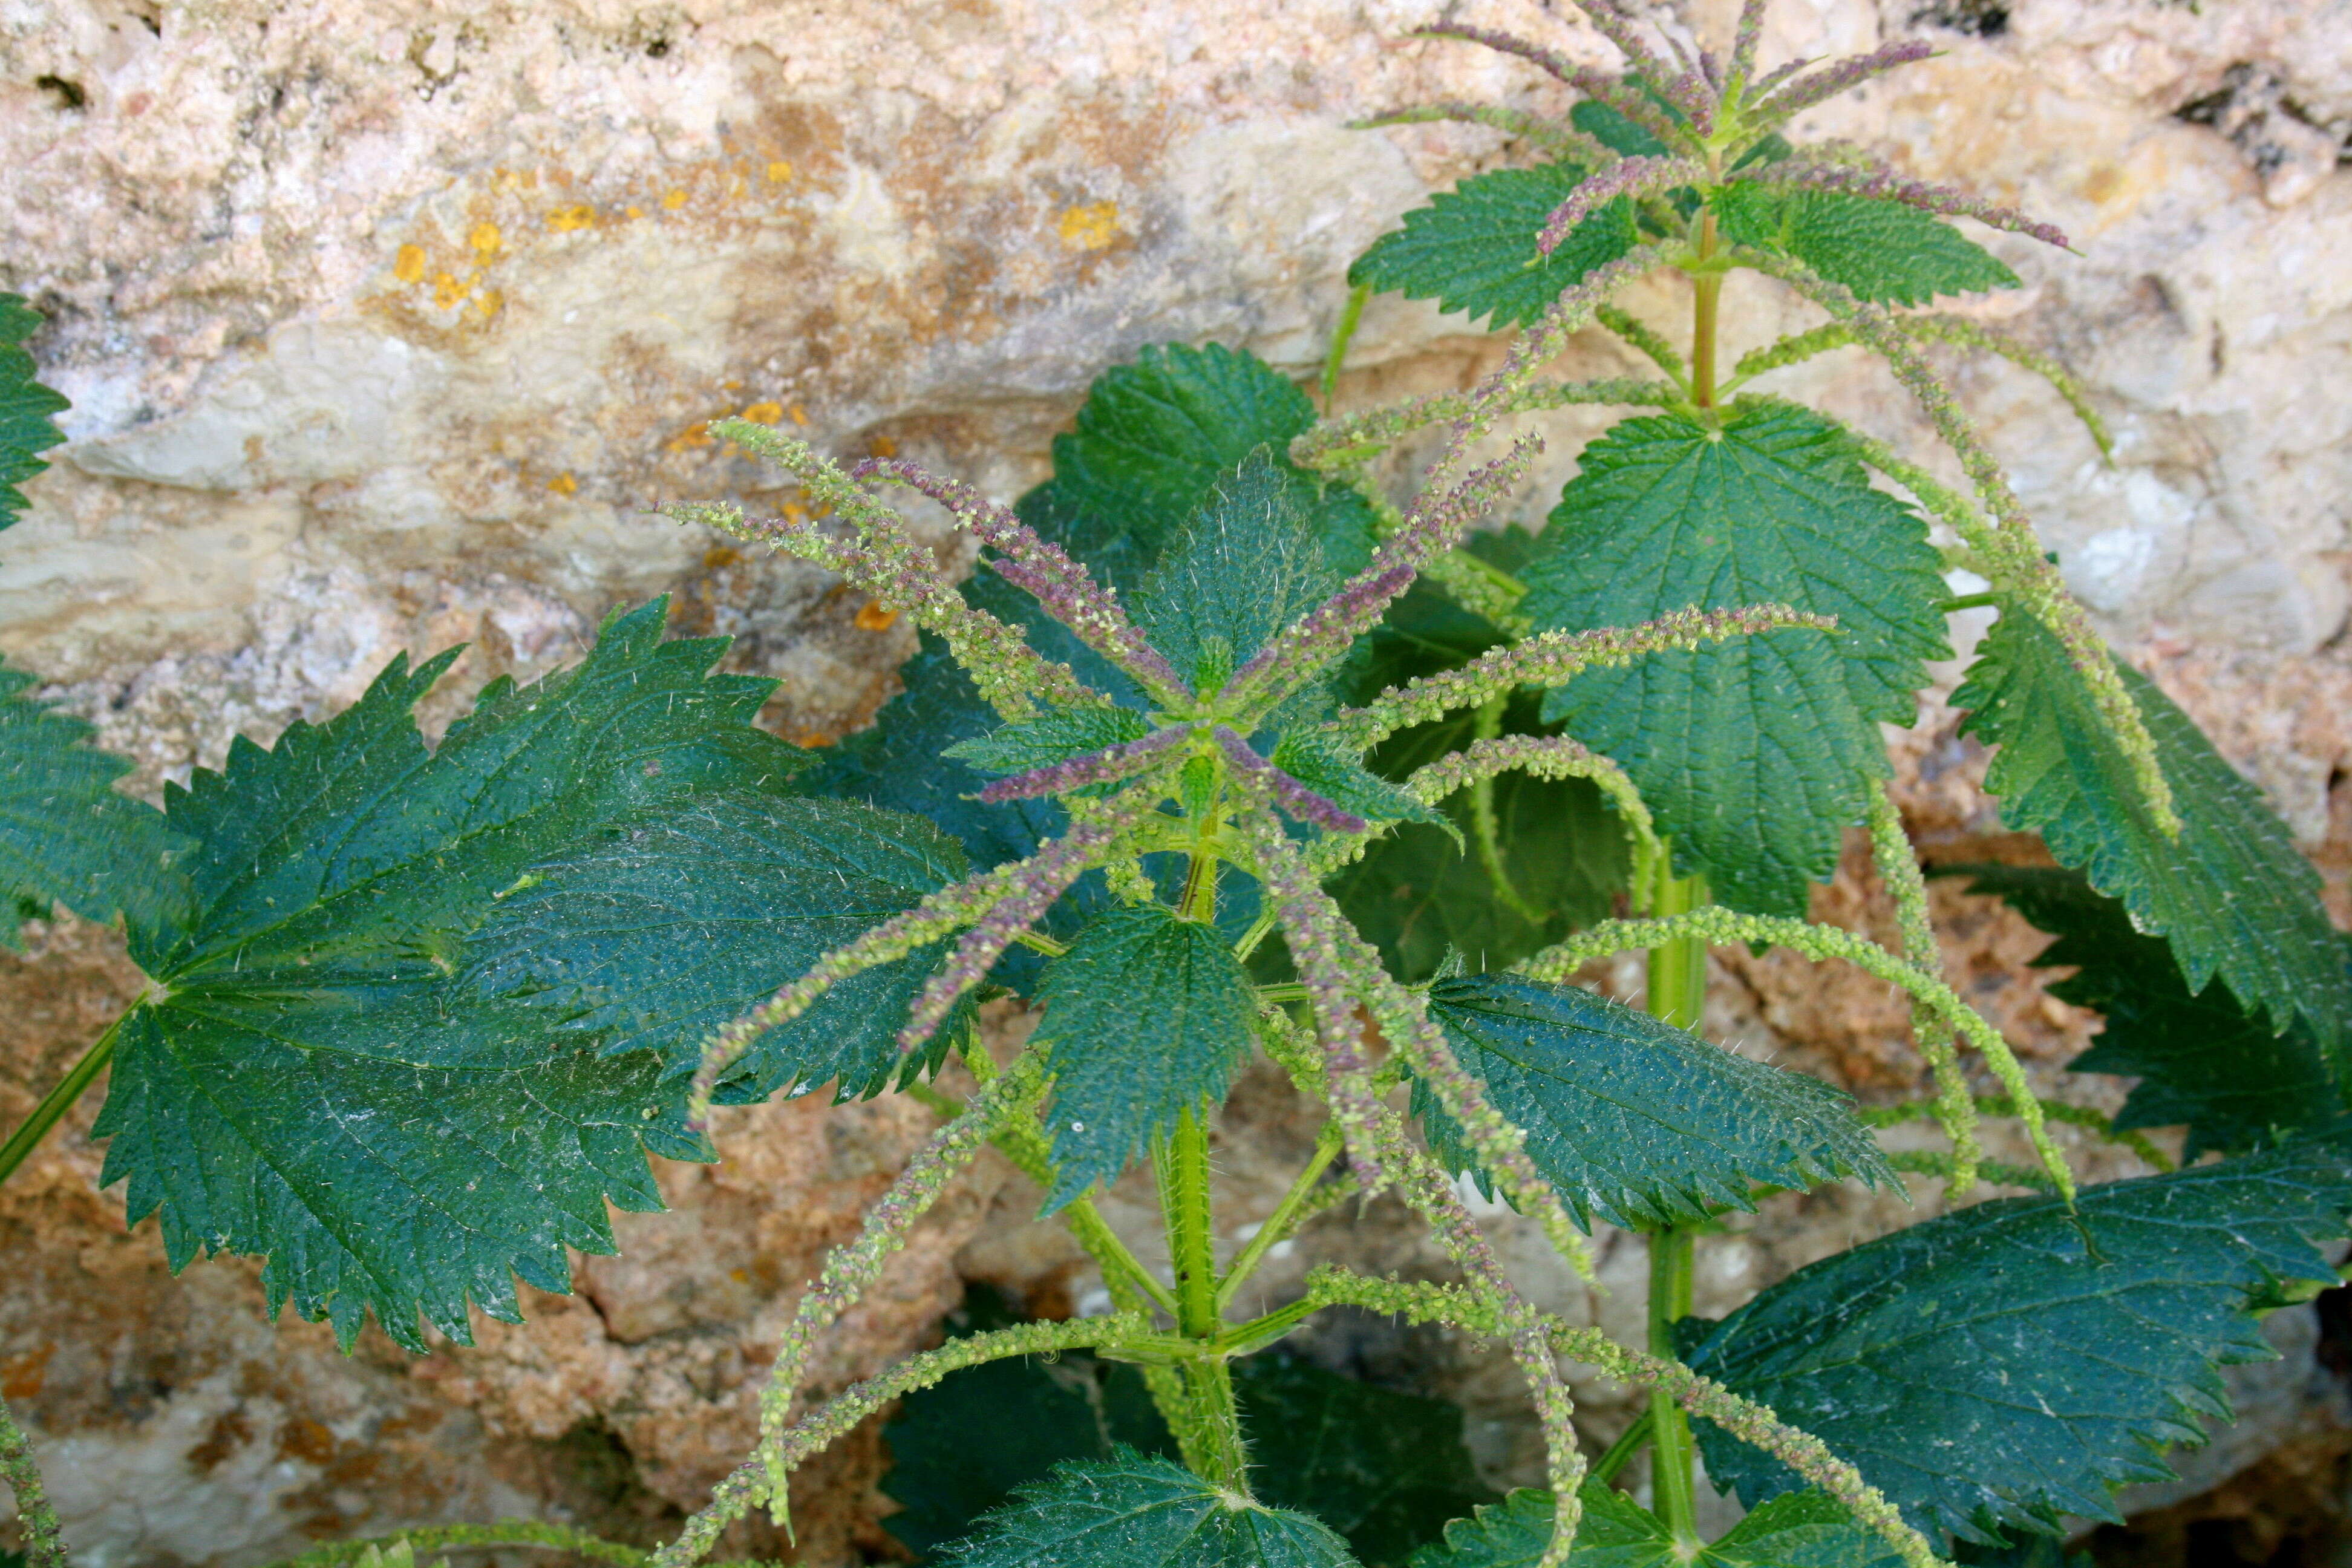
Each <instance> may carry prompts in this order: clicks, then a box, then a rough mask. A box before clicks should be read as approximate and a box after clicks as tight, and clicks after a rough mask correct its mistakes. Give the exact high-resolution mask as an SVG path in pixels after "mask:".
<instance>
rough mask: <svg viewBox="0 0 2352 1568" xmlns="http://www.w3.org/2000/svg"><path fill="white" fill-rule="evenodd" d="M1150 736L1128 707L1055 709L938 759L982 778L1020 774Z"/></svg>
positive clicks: (1147, 726)
mask: <svg viewBox="0 0 2352 1568" xmlns="http://www.w3.org/2000/svg"><path fill="white" fill-rule="evenodd" d="M1150 733H1151V723H1150V721H1149V720H1147V719H1146V718H1144V716H1143V715H1142V714H1140V713H1138V712H1137V711H1135V710H1133V709H1131V708H1057V709H1055V710H1052V711H1050V712H1046V713H1044V714H1041V715H1039V716H1038V717H1037V718H1035V719H1032V720H1029V721H1027V722H1025V723H1020V724H1007V725H1005V726H1004V727H1003V729H999V730H992V731H989V732H988V733H987V734H985V735H982V736H980V737H979V738H977V739H976V740H970V741H959V742H956V743H955V744H953V745H951V746H949V747H947V748H946V749H945V751H944V752H942V754H943V755H946V756H950V757H953V758H955V759H956V760H957V761H958V762H960V763H970V764H971V766H973V767H975V768H978V769H979V770H980V771H981V772H982V773H999V774H1009V773H1027V772H1029V771H1030V770H1031V769H1033V768H1044V767H1051V766H1052V765H1053V764H1054V763H1066V762H1068V761H1070V760H1071V759H1072V758H1073V757H1083V756H1085V755H1086V754H1087V752H1099V751H1101V750H1102V749H1103V748H1104V747H1106V746H1116V745H1119V744H1122V743H1123V742H1129V741H1140V740H1141V739H1143V737H1144V736H1146V735H1149V734H1150Z"/></svg>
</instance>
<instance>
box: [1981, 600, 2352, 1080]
mask: <svg viewBox="0 0 2352 1568" xmlns="http://www.w3.org/2000/svg"><path fill="white" fill-rule="evenodd" d="M2116 668H2117V669H2118V670H2119V672H2120V673H2121V674H2122V676H2123V679H2124V683H2125V685H2126V687H2127V688H2128V689H2130V691H2131V694H2132V700H2134V701H2135V702H2136V703H2137V704H2138V707H2139V710H2140V716H2141V718H2142V719H2143V720H2145V721H2146V722H2147V728H2148V731H2149V732H2150V733H2151V734H2152V735H2153V736H2154V737H2155V740H2156V754H2157V761H2158V764H2159V765H2160V766H2161V767H2162V768H2163V770H2164V776H2165V780H2166V782H2167V783H2168V784H2171V786H2172V794H2173V804H2174V807H2175V809H2176V810H2177V811H2178V812H2179V816H2180V820H2181V824H2182V831H2181V834H2180V837H2179V838H2177V839H2175V838H2168V837H2165V835H2164V834H2163V833H2162V832H2161V831H2160V830H2159V829H2158V826H2157V825H2156V823H2155V822H2154V821H2153V820H2152V819H2151V818H2150V817H2149V816H2148V813H2147V806H2146V805H2145V804H2144V803H2143V802H2142V799H2141V796H2140V792H2139V788H2138V785H2137V782H2136V781H2135V780H2134V778H2133V776H2132V771H2131V766H2130V763H2129V761H2128V759H2127V758H2126V756H2125V754H2124V752H2123V750H2122V748H2121V747H2120V746H2118V745H2117V744H2116V742H2115V741H2114V740H2113V738H2112V737H2110V736H2109V735H2108V733H2107V731H2106V729H2105V725H2103V724H2102V723H2101V722H2100V721H2099V718H2098V713H2097V710H2096V709H2095V707H2094V705H2093V703H2092V700H2091V694H2090V692H2089V690H2088V689H2087V688H2086V687H2085V686H2084V682H2083V679H2082V678H2081V677H2080V676H2079V675H2078V674H2076V673H2075V670H2074V666H2073V664H2071V663H2070V662H2069V661H2068V660H2067V658H2066V656H2065V651H2064V649H2063V647H2061V646H2060V645H2059V643H2058V641H2057V639H2056V638H2055V637H2052V636H2051V635H2050V633H2049V632H2048V631H2047V630H2045V629H2044V628H2043V627H2042V625H2041V623H2040V622H2038V621H2036V620H2034V619H2033V618H2032V617H2031V616H2027V615H2025V614H2023V613H2021V612H2019V611H2015V610H2004V611H2003V612H2002V614H2001V616H2000V619H1999V620H1998V621H1996V622H1995V623H1994V624H1993V627H1992V630H1991V631H1990V632H1989V633H1987V634H1986V636H1985V640H1984V643H1983V646H1982V647H1981V649H1980V650H1979V653H1978V655H1977V661H1976V663H1975V664H1974V665H1973V666H1972V667H1971V668H1969V675H1968V679H1967V680H1966V681H1965V682H1964V683H1963V684H1962V686H1961V687H1960V689H1959V690H1958V691H1957V692H1955V693H1954V694H1953V698H1952V701H1953V705H1954V706H1956V707H1959V708H1965V709H1968V710H1969V732H1971V733H1973V734H1975V735H1976V736H1978V737H1979V739H1981V740H1983V741H1986V742H1990V743H1992V744H1995V745H1998V746H1999V747H2000V751H1999V752H1996V753H1995V754H1994V756H1993V759H1992V763H1991V766H1990V768H1989V769H1988V770H1987V772H1986V774H1985V787H1986V789H1987V790H1989V791H1990V793H1991V794H1993V795H1996V796H1998V797H2000V803H2001V805H2000V811H2001V816H2002V818H2003V820H2005V821H2006V822H2008V823H2009V824H2010V825H2011V826H2014V827H2020V828H2026V829H2031V830H2032V831H2034V832H2038V833H2040V834H2041V835H2042V838H2043V840H2044V841H2045V842H2047V843H2048V844H2049V846H2050V850H2051V853H2052V854H2053V855H2055V856H2056V857H2057V858H2058V859H2059V861H2060V863H2061V864H2063V865H2066V866H2071V867H2074V868H2079V869H2080V870H2082V871H2083V872H2084V873H2085V874H2086V875H2087V876H2088V877H2089V878H2090V881H2091V886H2093V887H2094V888H2096V889H2098V890H2099V891H2100V892H2102V893H2105V894H2107V895H2108V896H2109V897H2111V898H2116V899H2120V900H2123V903H2124V906H2125V908H2126V909H2127V910H2130V911H2131V918H2132V923H2133V924H2134V925H2136V926H2137V927H2138V928H2139V929H2140V930H2141V931H2147V932H2149V933H2151V934H2153V935H2156V936H2160V937H2163V938H2164V939H2165V940H2166V941H2167V942H2169V943H2170V944H2171V946H2172V952H2173V956H2174V957H2175V958H2176V959H2178V960H2179V963H2180V969H2181V973H2183V974H2184V975H2185V976H2186V977H2187V979H2188V982H2189V989H2190V990H2191V991H2196V992H2201V991H2203V990H2204V989H2205V987H2206V984H2207V983H2208V982H2210V980H2211V979H2212V978H2213V976H2214V975H2216V974H2219V975H2220V976H2221V979H2222V980H2223V981H2225V982H2226V983H2227V984H2228V985H2229V987H2230V990H2231V993H2232V994H2234V995H2235V996H2237V997H2238V998H2239V999H2240V1000H2241V1001H2243V1002H2247V1003H2251V1004H2252V1005H2256V1006H2260V1007H2262V1008H2264V1009H2266V1010H2267V1011H2268V1012H2269V1014H2270V1016H2271V1018H2272V1021H2273V1024H2274V1025H2278V1026H2284V1025H2285V1024H2286V1023H2287V1021H2288V1020H2289V1019H2291V1018H2293V1017H2294V1016H2301V1017H2303V1018H2304V1019H2305V1020H2306V1021H2307V1022H2308V1023H2309V1024H2310V1026H2311V1029H2312V1033H2313V1035H2314V1036H2315V1037H2316V1038H2317V1040H2318V1041H2319V1043H2320V1046H2321V1047H2322V1049H2324V1050H2326V1051H2327V1052H2328V1053H2329V1054H2330V1055H2331V1057H2333V1058H2335V1059H2336V1060H2337V1061H2338V1062H2339V1063H2340V1062H2342V1061H2343V1060H2344V1058H2345V1053H2347V1051H2352V974H2348V973H2347V971H2346V968H2345V964H2344V962H2343V955H2342V952H2341V949H2340V948H2339V947H2338V945H2337V942H2336V931H2335V928H2334V926H2333V925H2331V924H2330V923H2329V921H2328V919H2327V912H2326V909H2325V907H2324V906H2322V904H2321V903H2320V901H2319V875H2318V873H2317V872H2316V871H2315V870H2313V869H2312V868H2311V864H2310V862H2309V861H2307V860H2305V858H2303V856H2302V855H2301V854H2300V853H2299V852H2298V851H2297V850H2296V849H2295V847H2294V835H2292V834H2291V833H2290V832H2289V831H2288V830H2287V827H2286V825H2285V824H2284V823H2283V822H2281V821H2280V820H2279V819H2278V816H2276V814H2275V813H2273V811H2272V810H2271V809H2270V806H2269V805H2268V804H2267V803H2266V802H2264V800H2263V795H2262V792H2261V791H2260V790H2258V789H2256V788H2255V787H2254V786H2253V785H2252V784H2249V783H2247V782H2246V781H2245V780H2244V779H2243V778H2241V777H2240V776H2239V775H2238V773H2237V771H2236V770H2235V769H2233V768H2232V767H2231V766H2230V764H2229V763H2227V762H2225V761H2223V760H2222V758H2221V754H2220V753H2219V752H2215V751H2214V750H2213V745H2212V742H2210V741H2208V740H2207V739H2206V738H2205V737H2204V735H2203V734H2202V733H2200V731H2199V730H2198V728H2197V726H2196V725H2195V724H2193V723H2191V722H2190V721H2189V716H2188V715H2187V714H2185V713H2183V712H2181V711H2180V710H2179V708H2177V707H2175V706H2174V705H2173V702H2172V700H2171V699H2170V698H2168V697H2167V696H2165V695H2164V693H2163V692H2162V691H2160V690H2158V688H2157V686H2156V683H2155V682H2154V681H2152V680H2149V679H2147V677H2146V676H2144V675H2142V674H2140V673H2139V672H2138V671H2137V670H2136V669H2134V668H2131V667H2130V666H2129V665H2125V664H2118V665H2117V667H2116Z"/></svg>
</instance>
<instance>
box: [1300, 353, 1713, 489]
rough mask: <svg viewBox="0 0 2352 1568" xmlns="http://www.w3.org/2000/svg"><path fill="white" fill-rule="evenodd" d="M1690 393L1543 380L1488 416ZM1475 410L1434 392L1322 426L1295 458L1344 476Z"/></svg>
mask: <svg viewBox="0 0 2352 1568" xmlns="http://www.w3.org/2000/svg"><path fill="white" fill-rule="evenodd" d="M1612 330H1613V329H1612ZM1687 395H1688V394H1686V393H1685V392H1684V390H1683V389H1682V388H1681V387H1679V386H1676V385H1675V384H1673V383H1672V382H1666V381H1644V380H1640V379H1637V378H1634V377H1631V376H1626V377H1620V378H1615V379H1612V380H1606V381H1544V382H1536V383H1533V384H1529V385H1527V386H1522V387H1518V388H1516V389H1514V390H1513V391H1512V392H1511V393H1510V394H1509V395H1508V396H1507V397H1505V398H1503V399H1502V400H1501V401H1499V402H1498V403H1496V404H1494V405H1490V406H1489V407H1487V408H1486V410H1485V412H1486V414H1487V415H1488V416H1491V417H1496V418H1500V417H1502V416H1506V415H1512V414H1532V413H1537V412H1540V411H1542V410H1546V409H1552V408H1569V407H1573V406H1576V405H1581V404H1588V403H1603V404H1607V403H1618V404H1624V405H1628V406H1631V407H1637V408H1640V407H1647V408H1664V407H1668V406H1671V405H1674V404H1676V403H1679V402H1681V401H1683V400H1684V398H1685V397H1686V396H1687ZM1474 406H1475V405H1474V404H1473V402H1472V400H1471V398H1470V397H1469V395H1467V394H1465V393H1459V392H1432V393H1424V394H1423V395H1421V396H1419V397H1410V398H1407V399H1405V400H1404V401H1403V402H1402V403H1392V404H1390V405H1387V406H1385V407H1381V408H1368V409H1366V410H1364V411H1363V412H1362V413H1360V414H1350V415H1348V416H1345V417H1342V418H1339V419H1333V420H1329V421H1327V422H1325V423H1323V424H1319V425H1318V426H1315V428H1314V429H1312V430H1309V431H1307V433H1306V434H1305V435H1303V436H1300V437H1296V438H1295V439H1293V440H1292V441H1291V443H1290V460H1291V461H1292V462H1294V463H1297V465H1298V466H1299V467H1300V468H1306V469H1308V470H1310V471H1312V472H1314V473H1318V474H1334V473H1339V472H1344V471H1346V470H1349V469H1351V468H1359V467H1360V466H1361V465H1363V464H1365V463H1367V462H1370V460H1371V459H1372V458H1377V457H1379V456H1380V455H1381V453H1383V452H1385V451H1387V450H1388V449H1389V448H1390V447H1393V446H1395V445H1396V444H1397V443H1398V442H1399V441H1402V440H1403V439H1404V438H1405V437H1407V436H1410V435H1412V433H1413V432H1414V431H1416V430H1423V429H1426V428H1427V427H1428V426H1432V425H1440V424H1444V423H1445V422H1446V421H1448V420H1458V419H1463V418H1466V417H1468V416H1470V414H1471V413H1472V412H1473V410H1474Z"/></svg>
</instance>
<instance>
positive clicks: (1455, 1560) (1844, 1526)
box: [1412, 1481, 1902, 1568]
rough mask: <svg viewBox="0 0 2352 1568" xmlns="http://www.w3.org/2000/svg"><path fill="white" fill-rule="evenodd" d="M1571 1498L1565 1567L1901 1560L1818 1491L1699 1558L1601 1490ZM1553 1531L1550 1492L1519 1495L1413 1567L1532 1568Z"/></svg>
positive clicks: (1882, 1565) (1845, 1564)
mask: <svg viewBox="0 0 2352 1568" xmlns="http://www.w3.org/2000/svg"><path fill="white" fill-rule="evenodd" d="M1577 1495H1578V1497H1579V1499H1580V1500H1581V1501H1582V1503H1583V1505H1584V1519H1583V1522H1582V1523H1581V1524H1580V1526H1579V1527H1578V1530H1577V1532H1576V1545H1575V1548H1574V1549H1573V1550H1572V1551H1571V1552H1570V1553H1569V1559H1568V1561H1569V1564H1570V1568H1682V1565H1683V1564H1685V1563H1692V1564H1696V1565H1697V1568H1894V1565H1895V1564H1896V1563H1900V1562H1902V1559H1901V1558H1900V1557H1897V1556H1896V1555H1895V1553H1894V1552H1892V1551H1891V1550H1889V1549H1888V1547H1887V1546H1886V1543H1885V1542H1883V1541H1881V1540H1880V1539H1879V1538H1878V1537H1877V1536H1875V1535H1873V1534H1871V1533H1870V1532H1869V1531H1864V1530H1863V1529H1861V1528H1860V1527H1859V1526H1857V1525H1856V1524H1855V1523H1854V1522H1853V1516H1852V1515H1850V1514H1848V1513H1847V1512H1846V1511H1845V1510H1844V1509H1843V1508H1841V1507H1839V1506H1838V1504H1837V1503H1836V1502H1835V1501H1834V1500H1832V1499H1830V1498H1827V1497H1824V1496H1822V1494H1821V1493H1820V1492H1812V1491H1808V1492H1795V1493H1791V1494H1790V1495H1789V1496H1786V1497H1780V1498H1775V1499H1774V1500H1771V1501H1770V1502H1768V1503H1766V1504H1765V1505H1764V1506H1763V1507H1761V1508H1759V1509H1757V1510H1754V1511H1753V1512H1751V1513H1749V1514H1748V1517H1747V1518H1746V1519H1743V1520H1741V1521H1739V1522H1738V1524H1736V1525H1734V1526H1733V1527H1732V1528H1731V1530H1730V1531H1728V1532H1727V1534H1725V1535H1724V1537H1723V1538H1722V1539H1721V1540H1719V1541H1717V1542H1713V1543H1711V1544H1709V1545H1706V1546H1704V1547H1701V1548H1700V1549H1699V1550H1698V1551H1697V1552H1696V1553H1693V1552H1689V1551H1688V1550H1686V1549H1685V1547H1684V1546H1683V1544H1682V1543H1681V1542H1677V1541H1676V1540H1675V1535H1674V1531H1672V1530H1670V1529H1669V1528H1667V1525H1666V1522H1665V1521H1664V1520H1662V1519H1660V1518H1659V1517H1658V1516H1657V1515H1656V1514H1654V1513H1652V1512H1651V1511H1650V1510H1648V1509H1645V1508H1643V1507H1642V1506H1640V1505H1639V1504H1638V1503H1635V1502H1634V1501H1633V1500H1632V1499H1630V1498H1628V1497H1626V1496H1625V1495H1624V1494H1623V1493H1622V1492H1618V1491H1612V1489H1610V1488H1608V1487H1607V1486H1605V1485H1603V1484H1602V1483H1601V1482H1599V1481H1587V1482H1585V1484H1584V1487H1583V1489H1581V1490H1580V1492H1579V1493H1578V1494H1577ZM1551 1531H1552V1512H1551V1493H1549V1492H1547V1491H1537V1490H1534V1489H1520V1490H1518V1491H1515V1492H1513V1493H1512V1494H1511V1495H1510V1497H1509V1498H1508V1499H1507V1500H1505V1501H1504V1502H1502V1503H1501V1504H1499V1505H1498V1506H1496V1507H1493V1508H1482V1509H1480V1510H1478V1511H1477V1514H1476V1515H1475V1517H1474V1518H1471V1519H1465V1520H1456V1521H1454V1523H1453V1524H1451V1525H1449V1526H1447V1527H1446V1531H1445V1544H1444V1546H1428V1547H1423V1549H1422V1550H1421V1551H1420V1552H1415V1553H1414V1554H1413V1559H1412V1568H1536V1564H1537V1563H1539V1562H1540V1561H1541V1560H1542V1557H1543V1553H1544V1549H1545V1548H1546V1547H1547V1546H1549V1544H1550V1543H1551Z"/></svg>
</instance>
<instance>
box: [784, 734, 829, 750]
mask: <svg viewBox="0 0 2352 1568" xmlns="http://www.w3.org/2000/svg"><path fill="white" fill-rule="evenodd" d="M839 738H840V737H838V736H836V735H835V734H834V733H833V732H832V731H828V730H803V731H801V732H800V733H799V734H797V735H794V736H793V745H795V746H805V747H807V748H808V749H809V750H811V751H822V750H823V749H824V748H825V747H827V746H830V745H832V744H833V743H834V742H835V741H836V740H838V739H839Z"/></svg>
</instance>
